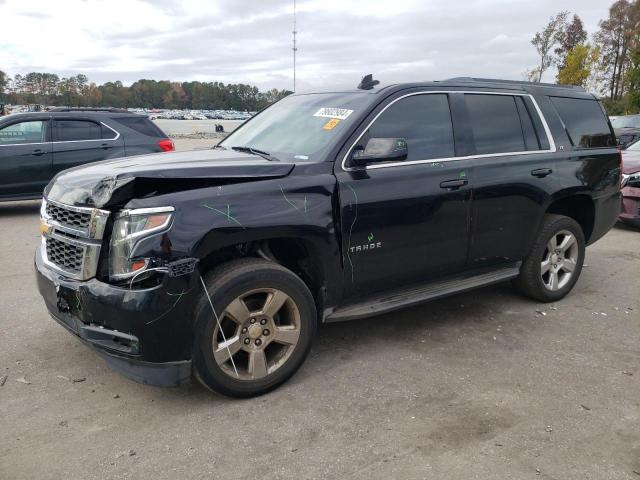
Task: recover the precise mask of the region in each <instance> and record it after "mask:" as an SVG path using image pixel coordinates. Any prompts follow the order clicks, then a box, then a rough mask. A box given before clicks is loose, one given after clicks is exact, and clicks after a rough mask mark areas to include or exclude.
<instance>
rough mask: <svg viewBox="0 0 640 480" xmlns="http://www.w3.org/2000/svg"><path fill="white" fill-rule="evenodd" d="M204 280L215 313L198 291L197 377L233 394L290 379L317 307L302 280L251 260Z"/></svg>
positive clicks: (312, 327) (236, 262) (242, 394)
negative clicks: (199, 296) (199, 295)
mask: <svg viewBox="0 0 640 480" xmlns="http://www.w3.org/2000/svg"><path fill="white" fill-rule="evenodd" d="M203 281H204V283H205V285H206V287H207V291H208V293H209V296H210V298H211V302H212V303H213V307H214V308H215V315H214V312H213V311H212V309H211V304H210V303H209V299H208V298H207V295H206V294H205V293H204V291H203V292H202V295H201V298H200V300H199V302H198V305H197V307H196V317H195V327H194V351H193V369H194V374H195V376H196V378H197V379H198V380H199V381H200V382H201V383H202V384H203V385H204V386H205V387H207V388H209V389H210V390H213V391H215V392H218V393H221V394H223V395H227V396H229V397H238V398H240V397H252V396H256V395H262V394H264V393H267V392H269V391H270V390H273V389H274V388H276V387H278V386H279V385H281V384H282V383H284V382H285V381H286V380H287V379H289V377H291V376H292V375H293V374H294V373H295V372H296V371H297V370H298V368H299V367H300V366H301V365H302V363H303V362H304V360H305V358H306V356H307V354H308V353H309V350H310V348H311V341H312V339H313V336H314V334H315V331H316V323H317V312H316V306H315V303H314V300H313V296H312V295H311V292H310V291H309V289H308V288H307V286H306V285H305V283H304V282H303V281H302V280H301V279H300V278H299V277H298V276H297V275H295V274H294V273H293V272H291V271H290V270H288V269H287V268H285V267H283V266H281V265H278V264H276V263H273V262H269V261H266V260H262V259H257V258H244V259H239V260H232V261H230V262H228V263H225V264H223V265H221V266H219V267H217V268H216V269H214V270H213V271H211V272H209V273H208V274H206V275H205V277H204V278H203ZM285 297H286V298H285ZM281 302H282V303H281ZM280 304H281V306H280V307H278V305H280ZM220 327H222V328H220ZM236 339H237V340H236ZM225 340H226V342H225ZM245 342H246V343H245ZM214 349H215V350H216V352H215V353H214ZM260 352H262V353H260ZM229 354H230V355H229ZM225 359H226V360H225Z"/></svg>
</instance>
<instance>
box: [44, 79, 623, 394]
mask: <svg viewBox="0 0 640 480" xmlns="http://www.w3.org/2000/svg"><path fill="white" fill-rule="evenodd" d="M265 132H267V133H269V135H267V134H265ZM309 132H311V133H309ZM271 133H272V134H273V135H271ZM325 134H326V135H325ZM287 135H288V136H287ZM303 137H304V139H303V140H301V138H303ZM250 138H252V139H253V141H252V142H249V143H246V142H248V139H250ZM372 138H373V139H374V140H373V141H372V140H371V139H372ZM390 139H391V144H390V142H389V140H390ZM394 142H395V143H394ZM372 145H373V146H372ZM389 145H390V146H389ZM407 145H408V147H407ZM374 147H375V148H374ZM389 148H390V149H389ZM262 150H265V151H262ZM266 152H270V153H269V154H267V153H266ZM620 176H621V171H620V155H619V151H618V150H617V149H616V147H615V137H614V135H613V131H612V128H611V125H610V124H609V122H608V119H607V118H606V116H605V114H604V110H603V109H602V107H601V105H600V104H599V103H598V102H597V101H596V99H595V98H594V97H593V96H592V95H590V94H587V93H586V92H584V91H583V90H582V89H578V88H570V87H557V86H548V85H540V84H529V83H524V82H506V81H497V80H496V81H493V80H477V79H455V80H450V81H445V82H431V83H416V84H402V85H393V86H388V87H385V88H380V89H375V90H373V89H370V90H358V91H352V92H342V93H327V94H311V95H292V96H290V97H287V98H285V99H284V100H281V101H280V102H278V103H276V104H275V105H274V106H271V107H269V108H268V109H266V110H265V111H263V112H261V113H260V114H258V115H257V116H255V117H254V118H253V119H251V120H249V121H248V122H246V123H245V124H244V125H243V126H242V127H240V128H239V129H238V130H236V131H235V132H234V133H233V134H231V135H230V136H229V137H227V139H226V140H224V141H223V142H222V143H221V145H220V146H218V147H217V148H214V149H212V150H206V151H195V152H181V153H172V154H168V155H163V156H162V157H158V156H144V157H135V158H127V159H117V160H111V161H107V162H100V163H97V164H94V165H88V166H85V167H80V168H75V169H72V170H69V171H66V172H64V173H62V174H60V175H58V176H57V177H56V178H55V179H54V180H53V181H52V182H51V183H50V184H49V186H48V187H47V189H46V192H45V201H44V203H43V212H42V231H43V241H42V246H41V247H40V248H39V249H38V251H37V253H36V258H35V263H36V268H37V272H38V284H39V289H40V292H41V294H42V295H43V297H44V300H45V303H46V306H47V308H48V310H49V312H50V313H51V315H52V316H53V317H54V318H55V319H56V320H57V321H58V322H60V323H61V324H62V325H64V326H66V327H67V328H68V329H69V330H71V331H72V332H74V333H75V334H76V335H79V336H80V337H82V338H83V339H84V340H85V341H87V342H88V343H89V344H90V345H92V346H93V347H95V348H96V349H97V350H98V351H99V352H100V353H101V354H102V355H103V356H104V357H105V358H106V359H107V361H108V362H109V363H110V365H112V366H113V367H114V368H116V369H118V370H120V371H122V372H123V373H125V374H126V375H128V376H129V377H131V378H134V379H136V380H139V381H143V382H147V383H154V384H160V385H175V384H179V383H182V382H185V381H187V380H188V379H189V378H190V376H191V369H192V361H193V363H194V365H193V367H194V368H195V369H196V376H198V377H199V378H201V377H203V376H204V375H205V374H206V371H205V370H206V369H205V367H202V365H205V364H207V362H209V363H211V360H210V359H209V360H207V358H208V357H207V349H211V347H210V346H207V345H208V344H206V341H208V340H206V339H207V338H209V337H210V335H211V331H209V330H206V328H205V329H204V330H201V328H204V327H202V325H205V324H206V322H207V321H209V320H208V317H211V318H215V320H217V321H218V327H219V328H217V329H216V326H215V324H214V325H213V327H211V328H214V329H215V332H218V333H219V332H220V331H224V329H225V327H224V326H222V325H220V322H221V320H220V319H219V316H222V315H223V314H222V313H220V311H221V309H224V308H225V306H224V305H221V306H219V304H218V303H217V302H218V301H221V300H220V298H222V296H224V295H226V293H225V292H226V290H228V289H227V287H223V286H222V285H226V284H225V282H227V280H228V279H229V278H231V277H233V275H234V272H235V270H234V269H237V270H238V271H242V272H244V273H243V275H244V276H243V277H242V282H244V283H245V284H246V285H247V288H249V287H248V285H253V284H252V283H251V282H252V281H253V280H254V277H255V278H257V279H258V277H259V279H262V280H260V281H263V282H267V283H263V284H260V285H267V286H268V281H267V279H269V278H271V279H273V281H274V282H276V283H277V282H280V283H278V285H283V286H281V287H278V289H281V290H287V288H288V287H286V282H285V283H282V282H284V280H282V279H280V277H279V275H281V274H282V275H285V273H286V272H288V273H287V275H290V276H294V277H295V280H296V281H298V282H299V283H300V284H301V286H300V289H303V290H304V291H305V292H306V291H307V290H308V292H309V293H310V295H311V296H312V305H313V308H314V312H315V313H314V314H313V318H311V319H310V320H309V322H311V323H310V325H315V323H314V322H315V321H316V319H317V321H319V322H331V321H339V320H346V319H352V318H362V317H367V316H371V315H376V314H379V313H382V312H386V311H390V310H393V309H396V308H400V307H404V306H407V305H412V304H415V303H419V302H423V301H426V300H430V299H433V298H438V297H441V296H443V295H449V294H452V293H455V292H458V291H463V290H467V289H471V288H476V287H479V286H483V285H487V284H491V283H495V282H499V281H504V280H509V279H514V278H516V279H518V278H520V277H522V275H523V274H524V273H523V272H526V271H527V269H528V268H530V267H528V266H527V265H529V264H531V265H536V264H537V263H536V262H538V263H539V260H536V259H534V261H533V263H531V261H530V260H529V257H530V256H531V255H532V254H531V252H532V251H534V252H536V251H538V250H536V249H539V248H540V247H539V245H538V244H537V243H536V242H537V238H539V237H540V232H541V231H543V233H544V231H546V230H544V229H545V228H546V229H548V228H547V225H548V224H549V222H550V221H554V222H557V221H560V222H564V224H563V225H568V227H563V228H564V230H563V231H566V230H567V228H568V229H569V230H571V228H573V227H571V226H572V225H574V226H575V228H573V230H571V231H572V232H574V236H575V237H576V238H574V241H578V240H579V241H580V242H583V243H588V244H591V243H593V242H595V241H596V240H597V239H599V238H600V237H602V236H603V235H604V234H605V233H606V232H607V231H608V230H609V229H610V228H611V227H612V225H613V224H614V223H615V222H616V218H617V216H618V214H619V212H620V205H621V196H620ZM70 219H71V220H70ZM149 219H151V220H149ZM136 222H137V223H136ZM114 224H115V225H116V226H115V227H114ZM131 225H142V227H139V226H138V227H136V226H131ZM543 227H544V228H543ZM549 228H550V227H549ZM140 229H142V230H140ZM576 229H577V230H579V231H577V230H576ZM147 230H148V233H144V232H146V231H147ZM127 232H134V233H133V234H130V235H134V236H135V235H138V236H137V237H135V240H133V241H132V244H131V245H130V246H128V247H126V248H127V249H126V252H125V253H122V252H123V250H122V248H121V243H119V242H121V239H122V238H127V237H126V235H127ZM140 232H143V233H142V234H141V233H140ZM553 235H555V233H554V234H553ZM578 237H579V238H578ZM551 238H554V240H553V241H554V242H555V241H556V240H557V239H558V238H560V237H551ZM567 238H568V237H567ZM545 241H546V240H545ZM549 241H551V240H549ZM133 243H135V244H133ZM578 243H579V242H578ZM543 249H544V246H543ZM554 252H555V250H554V251H553V252H551V251H546V250H545V251H544V256H545V258H546V257H549V258H553V262H554V265H553V267H554V268H556V265H555V262H556V261H558V263H561V261H562V260H556V259H559V258H560V257H559V256H557V255H556V253H554ZM541 255H542V254H541ZM576 258H577V257H576ZM545 261H546V260H545ZM123 262H124V263H125V264H126V266H125V267H122V264H123ZM527 262H529V263H527ZM581 262H582V259H579V263H580V265H578V267H580V266H581ZM269 265H273V268H271V269H270V267H269ZM276 267H277V268H276ZM251 268H253V270H251ZM544 268H546V267H541V272H542V271H543V270H544ZM568 268H576V262H575V259H574V261H573V266H572V267H568ZM154 269H155V270H154ZM284 270H286V272H284V273H283V271H284ZM135 272H138V273H135ZM143 272H146V273H143ZM212 272H213V273H212ZM251 272H255V274H252V273H251ZM578 273H579V272H578ZM252 275H253V276H252ZM541 275H543V274H542V273H541ZM544 275H546V274H544ZM558 275H559V274H558ZM519 276H520V277H519ZM547 278H550V276H548V277H547ZM565 278H567V277H565ZM259 279H258V280H259ZM258 280H256V281H258ZM556 280H557V279H556ZM525 281H526V279H525ZM546 281H547V280H544V279H543V282H546ZM549 281H551V280H549ZM573 282H575V279H573ZM227 283H228V282H227ZM525 283H526V282H525ZM552 283H553V282H552ZM205 284H206V285H213V286H211V289H212V290H210V291H209V292H208V293H207V294H206V295H205V292H204V291H203V287H204V285H205ZM572 285H573V283H572V284H571V285H568V286H567V287H566V288H565V289H564V291H562V292H556V293H557V295H555V296H554V295H551V294H549V296H544V295H543V296H542V297H540V295H538V296H537V297H536V295H533V296H534V297H536V298H541V299H542V300H543V301H550V300H554V299H559V298H561V297H562V296H564V294H566V293H567V292H568V289H570V288H571V286H572ZM207 288H209V287H207ZM229 288H231V287H229ZM233 288H236V286H234V287H233ZM237 288H240V287H237ZM256 288H257V287H256ZM260 288H262V287H260ZM296 288H298V287H296ZM225 289H226V290H225ZM300 289H299V290H300ZM234 291H235V290H234ZM274 291H277V290H274ZM287 291H288V292H290V294H291V298H294V297H295V298H301V300H300V302H301V303H304V302H305V301H306V300H305V299H304V298H302V296H303V294H299V293H298V292H297V291H295V289H294V288H293V287H292V289H290V290H287ZM551 293H553V292H551ZM274 295H275V294H274ZM296 295H297V296H296ZM238 298H241V297H238ZM242 298H243V300H242V302H244V304H246V302H247V300H246V297H242ZM268 298H271V297H268ZM267 302H268V300H267ZM209 305H210V306H211V307H212V309H213V316H212V312H211V310H209ZM214 305H215V306H216V308H217V309H218V312H216V311H215V310H216V308H213V307H214ZM265 305H266V304H265ZM287 305H289V304H288V303H287ZM294 306H295V305H294ZM298 307H299V308H298V309H297V310H296V309H295V308H292V309H291V310H290V311H292V312H294V314H295V312H298V313H299V314H300V316H304V315H303V313H304V309H303V308H302V307H304V305H302V306H301V305H300V304H298ZM247 309H249V307H247ZM265 309H266V306H265ZM252 311H253V310H252ZM288 311H289V310H288ZM203 312H204V313H203ZM225 312H226V310H225ZM219 313H220V315H218V314H219ZM243 315H244V314H243ZM251 315H252V317H251V318H250V319H249V320H248V322H250V323H246V324H243V326H241V327H238V328H239V330H237V331H235V333H234V332H230V333H228V334H227V336H230V335H235V336H233V338H232V339H231V340H227V338H226V336H225V335H223V336H222V338H224V342H226V343H225V344H226V345H228V342H231V341H232V340H234V339H238V338H239V339H243V341H244V342H245V344H246V345H247V348H249V347H251V348H254V342H255V343H256V344H258V342H260V343H262V342H264V341H267V338H266V337H265V338H262V337H260V335H261V333H260V332H259V331H258V330H259V328H257V327H256V328H254V322H257V321H259V322H263V323H262V324H267V322H271V321H272V320H273V319H269V318H261V317H260V316H259V315H258V314H256V316H255V317H254V316H253V315H254V314H253V313H251ZM278 315H281V312H280V313H278ZM202 316H206V317H207V318H201V317H202ZM230 316H231V317H233V314H230ZM239 316H240V315H239ZM225 319H226V317H225ZM303 320H304V319H303ZM211 321H213V320H211ZM203 322H204V323H203ZM274 322H275V321H274ZM278 322H280V320H278V321H277V322H276V323H274V328H278ZM291 325H293V324H291ZM294 327H295V325H294ZM294 327H292V328H294ZM207 328H208V327H207ZM234 328H235V327H234ZM305 328H306V327H305ZM309 328H310V329H311V330H313V329H312V328H311V327H309ZM251 329H253V330H251ZM247 330H248V333H247ZM202 332H209V333H206V334H204V333H202ZM215 332H214V337H215V335H217V334H216V333H215ZM262 333H263V334H264V335H268V334H269V333H271V332H269V331H268V329H267V328H265V329H264V331H263V332H262ZM249 334H250V335H249ZM247 335H249V336H247ZM300 335H301V337H300V338H302V334H300ZM202 338H205V340H202ZM201 341H202V342H205V343H203V344H202V345H204V346H203V347H202V349H201V348H200V347H201V345H200V343H199V342H201ZM221 342H222V340H221ZM224 342H223V343H224ZM220 345H222V343H221V344H220ZM234 345H235V344H234ZM241 347H242V346H241V345H239V346H238V348H241ZM215 348H217V347H214V351H215V354H216V355H217V353H218V352H220V351H221V349H222V347H220V349H218V350H216V349H215ZM242 348H244V347H242ZM243 351H244V350H243ZM197 352H199V353H197ZM252 352H253V351H250V352H249V353H248V354H247V355H248V356H249V360H248V362H249V363H248V367H247V372H249V374H248V376H246V377H245V378H244V380H246V381H244V382H242V381H240V380H242V374H241V373H239V372H238V368H241V367H240V366H239V365H236V363H235V362H233V361H232V362H231V363H233V369H231V365H230V364H229V363H228V362H227V363H225V367H224V369H226V371H227V373H229V371H233V370H235V375H236V376H237V377H238V381H237V382H236V383H233V384H232V385H231V386H228V385H227V386H221V385H220V382H222V380H221V381H220V382H218V381H217V380H215V378H214V380H212V381H211V382H209V381H208V380H206V379H205V383H207V384H208V385H209V386H211V385H212V384H213V387H212V388H215V389H217V390H219V391H222V392H224V393H227V394H230V395H250V394H255V393H261V392H263V391H266V390H267V389H270V388H273V387H274V386H275V385H277V384H278V383H281V382H282V381H284V380H283V378H284V377H283V378H277V379H276V380H275V381H274V382H272V383H268V382H267V383H261V384H259V385H258V386H257V387H256V389H254V390H251V389H250V388H249V387H247V388H245V385H249V384H251V378H254V377H252V371H251V369H252V368H253V367H252V364H251V362H252V360H251V359H252V358H253V355H256V356H257V355H258V354H256V353H252ZM295 353H296V352H295V351H294V353H293V354H291V355H294V356H295ZM231 355H232V352H231V350H229V356H231ZM301 355H302V354H301ZM205 357H206V358H205ZM301 358H303V355H302V357H301ZM226 360H229V359H228V358H227V359H226ZM298 360H299V361H300V362H301V361H302V360H301V359H296V361H298ZM216 361H217V360H216ZM236 362H240V359H238V358H237V359H236ZM198 365H200V367H198ZM196 367H197V368H196ZM210 368H213V369H214V370H215V365H214V366H213V367H211V366H210ZM272 368H275V367H268V368H265V369H264V372H265V373H267V372H271V369H272ZM230 369H231V370H230ZM241 369H242V368H241ZM294 370H295V369H294ZM243 371H244V370H243ZM277 373H278V372H277V371H276V373H275V374H274V375H276V374H277ZM292 373H293V370H292V371H291V372H290V373H288V374H287V376H288V375H290V374H292ZM216 375H218V377H216V378H219V372H218V371H217V370H216V372H214V377H215V376H216ZM271 376H272V375H271V373H269V374H268V375H267V377H266V378H270V377H271ZM255 378H258V376H257V375H256V376H255ZM247 379H248V380H247ZM285 379H286V378H285ZM234 381H235V380H234ZM216 382H218V383H216ZM223 383H224V382H223Z"/></svg>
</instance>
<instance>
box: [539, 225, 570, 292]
mask: <svg viewBox="0 0 640 480" xmlns="http://www.w3.org/2000/svg"><path fill="white" fill-rule="evenodd" d="M578 253H579V250H578V241H577V240H576V237H575V235H574V234H573V233H571V232H569V231H568V230H561V231H559V232H557V233H556V234H554V235H553V236H552V237H551V238H550V239H549V241H548V242H547V247H546V249H545V251H544V254H543V256H542V262H540V276H541V278H542V283H543V284H544V286H545V288H546V289H547V290H550V291H552V292H555V291H557V290H560V289H561V288H564V287H565V286H566V285H567V284H568V283H569V281H570V280H571V278H572V277H573V274H574V272H575V269H576V266H577V264H578Z"/></svg>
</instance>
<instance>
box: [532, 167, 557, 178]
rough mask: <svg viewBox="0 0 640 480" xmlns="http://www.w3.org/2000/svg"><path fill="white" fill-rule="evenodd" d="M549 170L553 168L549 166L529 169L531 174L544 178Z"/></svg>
mask: <svg viewBox="0 0 640 480" xmlns="http://www.w3.org/2000/svg"><path fill="white" fill-rule="evenodd" d="M551 172H553V170H551V169H550V168H536V169H535V170H531V175H533V176H534V177H538V178H544V177H546V176H547V175H549V174H550V173H551Z"/></svg>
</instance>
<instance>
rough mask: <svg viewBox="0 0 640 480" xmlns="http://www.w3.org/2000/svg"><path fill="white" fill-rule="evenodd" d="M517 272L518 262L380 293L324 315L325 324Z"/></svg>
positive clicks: (388, 309)
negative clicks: (470, 275) (489, 270)
mask: <svg viewBox="0 0 640 480" xmlns="http://www.w3.org/2000/svg"><path fill="white" fill-rule="evenodd" d="M519 273H520V262H518V263H517V264H515V265H513V266H510V267H507V268H501V269H500V270H493V271H491V272H487V273H481V274H478V275H474V276H472V277H458V278H453V279H449V280H444V281H440V282H435V283H430V284H428V285H425V286H421V287H418V288H416V287H412V288H407V289H404V290H397V291H395V292H393V293H389V292H386V293H383V294H378V295H377V296H374V297H373V298H371V299H369V300H367V301H366V302H362V303H356V304H353V305H347V306H344V307H341V308H338V309H337V310H335V311H333V312H332V313H331V314H329V315H327V317H326V318H325V322H342V321H345V320H355V319H356V318H366V317H372V316H374V315H380V314H382V313H387V312H391V311H393V310H397V309H399V308H405V307H410V306H412V305H417V304H419V303H423V302H427V301H429V300H435V299H436V298H442V297H446V296H448V295H453V294H455V293H460V292H465V291H467V290H473V289H474V288H479V287H485V286H487V285H491V284H494V283H499V282H503V281H505V280H510V279H512V278H515V277H517V276H518V275H519Z"/></svg>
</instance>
